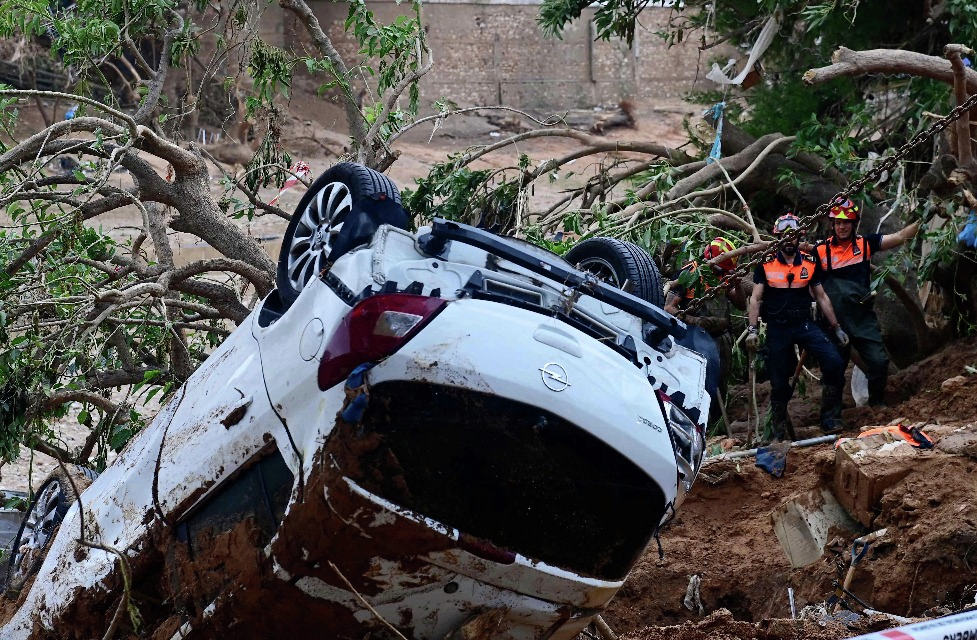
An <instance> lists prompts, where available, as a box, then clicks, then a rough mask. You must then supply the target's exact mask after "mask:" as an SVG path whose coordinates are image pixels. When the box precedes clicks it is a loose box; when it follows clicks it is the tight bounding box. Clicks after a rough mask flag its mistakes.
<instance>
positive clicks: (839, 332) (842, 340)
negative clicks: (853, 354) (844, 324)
mask: <svg viewBox="0 0 977 640" xmlns="http://www.w3.org/2000/svg"><path fill="white" fill-rule="evenodd" d="M835 338H837V339H838V344H840V345H841V346H843V347H847V346H848V334H847V333H845V330H844V329H842V328H841V325H840V324H839V325H835Z"/></svg>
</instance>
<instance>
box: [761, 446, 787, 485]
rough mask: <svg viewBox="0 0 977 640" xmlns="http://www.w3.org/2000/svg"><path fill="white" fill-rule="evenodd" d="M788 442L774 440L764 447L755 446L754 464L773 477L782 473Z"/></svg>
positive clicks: (785, 461)
mask: <svg viewBox="0 0 977 640" xmlns="http://www.w3.org/2000/svg"><path fill="white" fill-rule="evenodd" d="M790 445H791V443H790V442H774V443H773V444H769V445H767V446H765V447H757V450H756V466H758V467H760V468H761V469H763V470H764V471H766V472H767V473H769V474H770V475H772V476H773V477H774V478H779V477H780V476H782V475H784V469H785V468H786V467H787V452H788V451H789V450H790Z"/></svg>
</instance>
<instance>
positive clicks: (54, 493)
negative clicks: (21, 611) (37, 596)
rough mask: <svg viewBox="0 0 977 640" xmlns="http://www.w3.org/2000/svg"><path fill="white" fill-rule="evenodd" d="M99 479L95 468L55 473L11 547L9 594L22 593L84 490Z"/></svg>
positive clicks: (36, 496)
mask: <svg viewBox="0 0 977 640" xmlns="http://www.w3.org/2000/svg"><path fill="white" fill-rule="evenodd" d="M97 477H98V474H97V473H96V472H94V471H92V470H91V469H88V468H86V467H81V466H78V465H66V466H65V467H63V468H62V467H59V468H57V469H55V470H54V471H52V472H51V475H49V476H48V477H47V478H46V479H45V480H44V482H43V483H41V486H40V488H39V489H38V490H37V493H35V494H34V499H33V500H31V503H30V505H29V506H28V508H27V513H26V514H24V520H23V522H21V523H20V529H19V530H18V531H17V536H16V537H15V538H14V541H13V544H12V545H11V547H10V560H9V562H8V564H7V576H6V578H7V584H6V589H7V590H8V591H15V592H16V591H19V590H20V589H21V588H23V586H24V583H26V582H27V579H28V578H30V577H31V576H32V575H34V573H36V572H37V570H38V569H39V568H40V567H41V563H42V562H43V561H44V556H45V555H47V548H48V546H49V544H50V542H51V538H53V537H54V532H55V530H57V528H58V525H60V524H61V521H62V520H64V517H65V515H66V514H67V513H68V509H69V508H71V505H73V504H74V503H75V502H76V501H77V500H78V496H79V495H80V494H81V492H82V491H84V490H85V489H87V488H88V486H89V485H90V484H91V483H92V482H93V481H94V480H95V478H97Z"/></svg>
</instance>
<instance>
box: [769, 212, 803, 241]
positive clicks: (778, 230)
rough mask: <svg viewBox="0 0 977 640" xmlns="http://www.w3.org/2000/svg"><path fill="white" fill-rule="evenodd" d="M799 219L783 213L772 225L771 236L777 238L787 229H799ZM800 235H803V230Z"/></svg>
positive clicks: (791, 214)
mask: <svg viewBox="0 0 977 640" xmlns="http://www.w3.org/2000/svg"><path fill="white" fill-rule="evenodd" d="M800 226H801V219H800V218H798V217H797V216H795V215H794V214H793V213H785V214H784V215H782V216H780V217H779V218H777V219H776V220H774V223H773V234H774V235H775V236H779V235H780V234H782V233H783V232H784V231H787V230H788V229H800ZM801 233H804V232H803V230H802V231H801Z"/></svg>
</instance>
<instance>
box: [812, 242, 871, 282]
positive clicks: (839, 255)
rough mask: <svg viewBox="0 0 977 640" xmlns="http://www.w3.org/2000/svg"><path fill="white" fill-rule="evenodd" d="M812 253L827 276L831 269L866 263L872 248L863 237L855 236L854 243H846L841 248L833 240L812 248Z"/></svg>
mask: <svg viewBox="0 0 977 640" xmlns="http://www.w3.org/2000/svg"><path fill="white" fill-rule="evenodd" d="M814 253H815V255H817V257H818V260H819V261H820V262H821V268H822V269H824V270H825V272H826V275H827V274H830V273H831V270H832V269H843V268H844V267H850V266H852V265H855V264H859V263H862V262H866V261H868V259H869V258H871V257H872V247H871V245H869V243H868V241H867V240H866V239H865V238H864V237H862V236H855V240H854V242H846V243H845V244H844V246H843V247H842V246H841V245H839V244H836V243H835V242H834V241H833V239H828V240H825V241H824V242H821V243H819V244H818V245H817V246H816V247H814Z"/></svg>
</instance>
